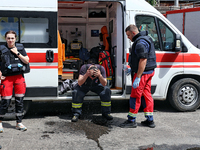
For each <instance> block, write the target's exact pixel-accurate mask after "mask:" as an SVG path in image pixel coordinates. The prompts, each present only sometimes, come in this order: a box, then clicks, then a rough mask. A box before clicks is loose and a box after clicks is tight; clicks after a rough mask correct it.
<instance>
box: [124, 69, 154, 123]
mask: <svg viewBox="0 0 200 150" xmlns="http://www.w3.org/2000/svg"><path fill="white" fill-rule="evenodd" d="M153 75H154V72H153V73H151V74H143V75H142V76H141V80H140V84H139V86H138V87H137V88H136V89H134V88H133V87H132V89H131V95H130V100H129V104H130V109H129V113H128V116H127V117H128V120H129V121H135V119H136V116H137V113H138V111H139V109H140V105H141V104H142V106H143V111H144V115H145V117H146V118H147V119H148V120H149V121H153V109H154V101H153V98H152V96H151V79H152V77H153ZM136 76H137V74H136V73H135V74H134V76H133V82H134V80H135V78H136Z"/></svg>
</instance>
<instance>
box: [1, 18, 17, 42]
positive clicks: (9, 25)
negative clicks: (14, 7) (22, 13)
mask: <svg viewBox="0 0 200 150" xmlns="http://www.w3.org/2000/svg"><path fill="white" fill-rule="evenodd" d="M0 29H1V30H0V42H6V39H5V33H6V32H7V31H9V30H13V31H15V32H16V33H17V40H16V42H18V40H19V20H18V18H17V17H0Z"/></svg>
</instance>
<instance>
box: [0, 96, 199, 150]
mask: <svg viewBox="0 0 200 150" xmlns="http://www.w3.org/2000/svg"><path fill="white" fill-rule="evenodd" d="M127 112H128V101H126V100H124V101H114V102H112V115H113V117H114V119H113V121H109V122H102V121H101V115H100V102H99V101H94V102H85V103H84V106H83V116H82V118H81V119H80V120H79V121H78V122H77V123H72V122H71V117H72V115H71V104H70V103H69V102H68V103H67V102H62V103H32V106H31V108H30V111H29V112H28V113H27V115H26V116H25V118H24V120H23V124H24V125H26V126H27V128H28V130H27V131H26V132H21V131H18V130H16V129H15V120H5V121H4V122H3V126H4V133H0V145H1V147H2V148H1V147H0V148H1V149H2V150H54V149H55V150H79V149H80V150H97V149H99V150H199V149H200V135H199V133H200V119H199V118H200V117H199V116H200V115H199V114H200V109H198V110H197V111H194V112H177V111H176V110H174V109H173V108H172V107H171V106H170V105H169V104H168V103H167V102H165V101H155V112H154V119H155V123H156V128H153V129H152V128H148V127H144V126H141V124H140V122H141V121H143V120H144V119H145V118H144V114H143V112H142V110H141V111H140V112H139V113H138V116H137V123H138V127H137V128H134V129H128V128H120V127H118V125H119V124H120V123H122V122H124V121H125V120H126V119H127V118H126V116H127ZM93 120H97V121H98V122H96V123H93V122H92V121H93ZM99 120H100V121H99ZM100 124H101V125H100Z"/></svg>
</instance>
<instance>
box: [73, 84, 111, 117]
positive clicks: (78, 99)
mask: <svg viewBox="0 0 200 150" xmlns="http://www.w3.org/2000/svg"><path fill="white" fill-rule="evenodd" d="M89 91H92V92H94V93H96V94H98V95H99V96H100V99H101V111H102V114H110V112H111V91H110V89H109V87H107V86H102V85H101V84H97V85H95V86H87V85H82V86H79V85H77V86H76V87H75V88H74V91H73V92H72V112H73V114H78V115H81V113H82V104H83V99H84V97H85V95H86V94H87V93H88V92H89Z"/></svg>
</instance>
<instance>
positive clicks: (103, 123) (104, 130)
mask: <svg viewBox="0 0 200 150" xmlns="http://www.w3.org/2000/svg"><path fill="white" fill-rule="evenodd" d="M45 124H46V125H49V126H51V127H55V130H53V131H45V132H43V133H59V132H62V133H66V132H68V133H69V132H70V133H71V134H77V132H84V133H85V135H86V136H87V138H88V139H92V140H94V141H95V142H97V144H98V147H99V148H100V149H101V150H102V147H101V146H100V144H99V140H98V138H99V137H100V136H102V135H103V134H108V133H109V131H110V128H109V125H108V123H107V120H105V119H104V118H102V117H101V116H93V117H92V121H89V120H78V122H52V121H51V122H46V123H45Z"/></svg>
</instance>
